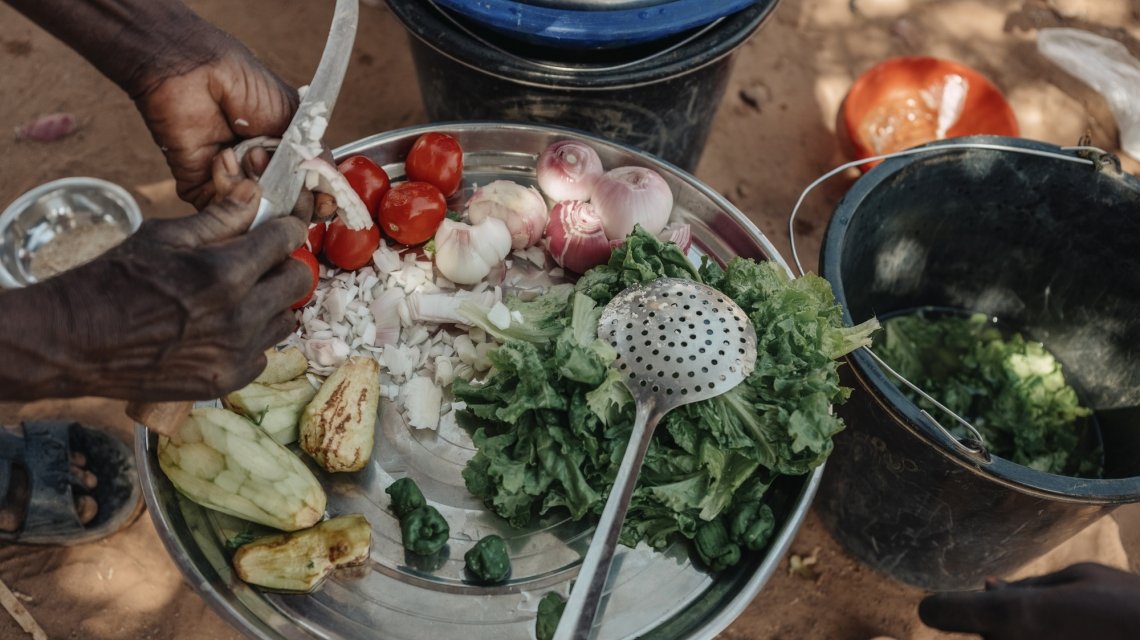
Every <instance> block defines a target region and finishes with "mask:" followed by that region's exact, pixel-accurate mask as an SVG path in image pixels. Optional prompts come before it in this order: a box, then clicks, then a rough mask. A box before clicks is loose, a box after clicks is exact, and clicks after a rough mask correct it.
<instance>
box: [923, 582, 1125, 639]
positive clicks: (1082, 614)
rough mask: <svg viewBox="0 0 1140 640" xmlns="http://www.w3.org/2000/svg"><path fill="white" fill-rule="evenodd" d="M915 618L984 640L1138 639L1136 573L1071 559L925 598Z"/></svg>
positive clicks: (932, 625)
mask: <svg viewBox="0 0 1140 640" xmlns="http://www.w3.org/2000/svg"><path fill="white" fill-rule="evenodd" d="M918 613H919V617H921V618H922V621H923V622H924V623H926V624H927V625H929V626H931V627H935V628H937V629H942V630H943V631H956V632H961V633H976V634H980V635H981V636H982V637H983V638H985V639H986V640H1086V639H1091V638H1095V639H1096V640H1132V639H1134V638H1140V576H1137V575H1135V574H1131V573H1127V572H1124V571H1120V570H1118V569H1113V568H1111V567H1106V566H1104V565H1100V564H1093V563H1083V564H1075V565H1072V566H1070V567H1068V568H1066V569H1063V570H1061V571H1058V572H1056V573H1050V574H1047V575H1043V576H1037V577H1033V578H1027V579H1025V580H1019V581H1017V582H1008V583H1007V582H1004V581H1001V580H996V579H990V580H987V581H986V588H985V590H984V591H974V592H967V593H941V594H936V595H932V596H928V597H926V598H925V599H924V600H923V601H922V602H921V603H920V604H919V607H918Z"/></svg>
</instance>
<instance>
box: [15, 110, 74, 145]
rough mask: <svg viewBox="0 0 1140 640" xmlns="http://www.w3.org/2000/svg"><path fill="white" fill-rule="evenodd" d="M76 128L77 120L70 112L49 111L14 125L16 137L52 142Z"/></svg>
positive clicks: (69, 133)
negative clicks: (19, 124) (26, 121)
mask: <svg viewBox="0 0 1140 640" xmlns="http://www.w3.org/2000/svg"><path fill="white" fill-rule="evenodd" d="M78 128H79V123H78V121H77V120H76V119H75V116H73V115H71V114H70V113H49V114H47V115H46V116H40V117H38V118H36V119H35V120H32V121H31V122H28V123H27V124H24V125H23V126H20V127H16V139H17V140H33V141H35V142H52V141H54V140H59V139H60V138H65V137H67V136H69V135H71V134H72V133H74V132H75V130H76V129H78Z"/></svg>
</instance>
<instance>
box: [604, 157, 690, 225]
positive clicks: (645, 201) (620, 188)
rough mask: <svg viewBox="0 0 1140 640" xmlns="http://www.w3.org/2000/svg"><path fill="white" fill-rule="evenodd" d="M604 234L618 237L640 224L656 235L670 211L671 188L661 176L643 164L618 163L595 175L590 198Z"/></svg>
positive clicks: (667, 220) (671, 204)
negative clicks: (597, 176) (615, 166)
mask: <svg viewBox="0 0 1140 640" xmlns="http://www.w3.org/2000/svg"><path fill="white" fill-rule="evenodd" d="M591 202H592V203H593V205H594V206H595V207H596V208H597V211H598V216H599V217H600V218H601V219H602V226H603V227H604V228H605V230H606V237H608V238H609V239H610V240H621V239H623V238H625V237H626V236H627V235H629V234H630V233H631V232H632V231H633V228H634V227H635V226H637V225H641V228H642V229H645V231H647V232H648V233H651V234H653V235H657V234H659V233H661V231H662V229H664V228H665V225H666V224H667V223H668V222H669V216H670V214H672V212H673V191H672V190H671V189H670V188H669V184H668V183H667V182H665V178H662V177H661V174H659V173H657V172H656V171H654V170H652V169H646V168H645V167H632V166H631V167H618V168H616V169H611V170H610V171H607V172H606V173H604V174H602V177H601V178H598V183H597V184H596V185H594V195H593V197H592V199H591Z"/></svg>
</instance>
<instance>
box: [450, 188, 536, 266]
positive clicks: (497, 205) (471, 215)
mask: <svg viewBox="0 0 1140 640" xmlns="http://www.w3.org/2000/svg"><path fill="white" fill-rule="evenodd" d="M487 217H491V218H498V219H500V220H502V221H503V222H504V223H506V225H507V229H508V230H509V231H510V232H511V248H512V249H525V248H527V247H529V246H532V245H534V244H536V243H537V242H538V241H539V240H541V239H542V231H543V229H545V228H546V217H547V212H546V201H545V200H543V199H542V194H540V193H539V192H538V190H536V189H535V188H534V187H524V186H522V185H521V184H519V183H517V182H512V181H511V180H495V181H494V182H490V183H488V184H486V185H483V186H482V187H479V188H477V189H475V193H473V194H471V199H470V200H468V201H467V219H468V220H470V221H471V223H472V224H478V223H479V222H480V221H482V220H483V219H484V218H487Z"/></svg>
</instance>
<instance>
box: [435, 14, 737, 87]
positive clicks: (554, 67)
mask: <svg viewBox="0 0 1140 640" xmlns="http://www.w3.org/2000/svg"><path fill="white" fill-rule="evenodd" d="M425 2H427V3H428V4H429V5H430V6H431V8H433V9H435V10H436V12H437V13H439V14H440V15H441V16H443V18H444V20H447V21H448V22H450V23H451V26H453V27H455V28H456V29H459V30H460V31H462V32H463V33H464V34H465V35H466V36H468V37H469V38H471V39H473V40H475V41H476V42H478V43H479V44H481V45H483V46H484V47H487V48H488V49H491V50H492V51H494V52H495V53H498V54H502V55H504V56H506V57H508V58H510V59H512V60H514V61H516V62H519V63H521V64H523V65H531V66H534V67H538V68H539V69H544V70H546V71H556V72H560V73H609V72H611V71H620V70H622V69H625V68H627V67H634V66H637V65H639V64H642V63H643V62H648V61H650V60H653V59H654V58H659V57H661V56H664V55H666V54H668V53H670V52H671V51H675V50H676V49H680V48H681V47H683V46H685V45H687V44H689V43H690V42H693V41H694V40H696V39H698V38H700V37H702V36H704V35H705V34H706V33H708V32H709V31H711V30H712V29H714V28H715V27H716V26H717V25H719V24H720V23H721V22H723V21H724V20H725V16H722V17H720V18H717V19H716V20H713V21H712V22H710V23H709V24H707V25H705V26H703V27H701V28H700V29H698V30H697V31H696V32H694V33H692V34H690V35H689V36H687V37H685V38H684V39H682V40H681V41H679V42H675V43H673V44H671V45H669V46H668V47H665V48H664V49H661V50H660V51H654V52H653V53H650V54H648V55H646V56H643V57H641V58H638V59H636V60H633V61H630V62H622V63H621V64H613V65H607V66H602V67H569V66H565V65H560V64H553V63H550V62H542V61H538V60H529V59H527V58H524V57H522V56H519V55H516V54H514V53H511V52H510V51H507V50H506V49H504V48H502V47H500V46H498V45H496V44H494V43H492V42H490V41H489V40H487V39H486V38H484V37H482V36H480V35H479V34H477V33H475V32H474V31H472V30H471V29H469V28H467V27H466V26H464V25H463V24H462V23H460V22H459V21H458V20H456V19H455V17H454V16H452V15H451V14H450V13H449V12H447V11H446V10H445V9H443V8H442V7H440V6H439V5H438V4H436V3H435V0H425Z"/></svg>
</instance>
